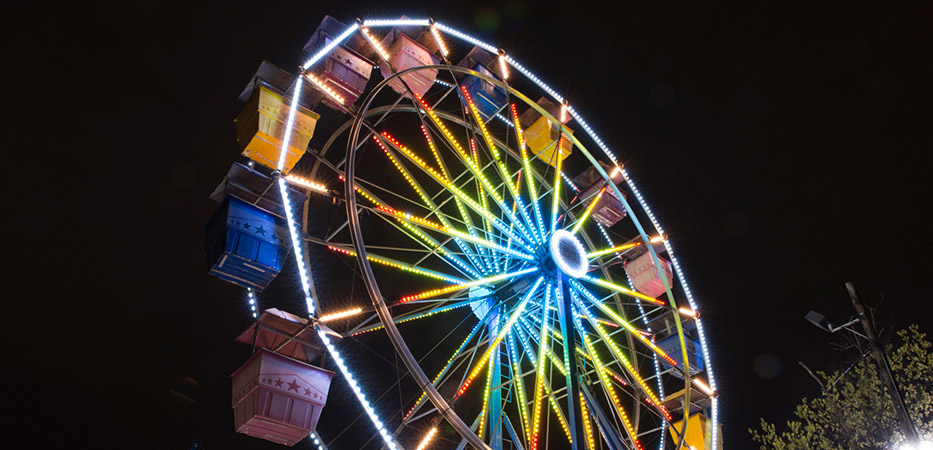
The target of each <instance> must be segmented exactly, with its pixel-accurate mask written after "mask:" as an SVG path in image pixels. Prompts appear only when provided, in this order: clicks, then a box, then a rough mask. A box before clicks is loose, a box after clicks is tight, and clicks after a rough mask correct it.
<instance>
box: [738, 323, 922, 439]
mask: <svg viewBox="0 0 933 450" xmlns="http://www.w3.org/2000/svg"><path fill="white" fill-rule="evenodd" d="M897 335H898V337H899V341H900V342H899V343H898V345H897V346H896V348H894V347H893V346H889V348H888V358H889V362H890V365H891V371H892V372H893V374H894V379H895V381H896V382H897V385H898V388H899V389H900V390H901V392H902V393H903V394H904V402H905V403H906V404H907V410H908V411H909V412H910V416H911V418H912V419H913V421H914V423H915V426H916V428H917V433H918V434H919V435H920V436H921V438H922V439H933V344H931V343H930V341H929V340H927V336H926V334H925V333H921V332H920V329H919V327H918V326H917V325H911V326H910V327H908V328H907V329H904V330H901V331H899V332H898V333H897ZM817 376H818V378H819V379H821V384H822V385H823V386H825V388H824V389H823V395H822V396H820V397H816V398H813V399H807V398H804V399H803V400H802V401H801V402H800V404H798V405H797V408H796V410H795V411H794V415H795V416H796V420H790V421H788V422H787V429H786V430H783V431H781V432H780V433H779V432H778V430H777V427H776V426H775V425H774V424H772V423H768V422H767V421H765V420H764V419H761V428H760V429H758V430H755V429H749V430H748V431H749V433H751V435H752V439H753V440H754V441H755V442H758V443H759V444H761V450H810V449H814V450H855V449H865V450H869V449H878V450H882V449H884V450H888V449H892V448H896V445H897V444H898V443H900V442H901V441H903V439H904V437H903V433H902V431H901V429H900V424H899V422H898V420H897V414H896V412H895V410H894V402H893V400H892V399H891V396H890V395H889V394H888V392H887V391H886V390H885V388H884V384H883V383H882V382H881V379H880V378H879V377H878V370H877V367H876V366H875V363H874V361H873V360H872V359H871V358H862V359H861V360H860V361H859V362H858V363H856V364H855V366H854V367H853V368H852V369H851V370H850V371H848V372H845V373H839V372H838V371H836V372H834V373H832V374H826V373H823V372H817Z"/></svg>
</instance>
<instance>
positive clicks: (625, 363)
mask: <svg viewBox="0 0 933 450" xmlns="http://www.w3.org/2000/svg"><path fill="white" fill-rule="evenodd" d="M571 294H572V295H571V297H572V298H573V300H574V304H575V305H576V308H579V309H580V311H582V313H583V315H584V317H586V319H587V320H588V321H589V322H590V326H591V327H593V329H595V330H596V332H597V334H598V335H599V337H600V338H601V340H602V342H603V343H605V344H606V346H607V347H609V351H610V353H612V355H613V356H614V357H615V360H616V361H617V362H618V363H620V364H621V365H622V367H623V368H624V369H625V371H626V372H627V373H628V374H629V376H631V377H632V378H633V379H634V380H635V381H636V383H637V385H638V387H639V388H641V391H642V393H644V394H645V395H646V396H647V397H648V398H649V399H650V400H651V403H652V404H654V406H655V407H657V408H658V409H659V410H660V411H661V413H662V414H663V415H664V417H665V418H667V420H671V415H670V413H669V412H667V409H666V408H664V405H662V404H661V400H660V399H659V398H658V396H657V395H655V394H654V392H653V391H652V390H651V388H650V387H648V384H647V383H645V380H644V379H642V377H641V375H640V374H639V373H638V371H637V370H636V369H635V367H634V366H633V365H632V363H631V362H630V361H629V360H628V358H627V357H626V356H625V355H624V354H623V353H622V351H621V350H620V349H619V347H618V345H617V344H616V343H615V342H614V341H613V340H612V338H611V337H609V335H608V333H606V330H605V329H604V328H603V326H602V325H601V324H600V323H599V322H596V321H595V320H593V319H592V316H591V313H590V312H589V311H588V310H587V309H586V308H584V307H583V305H582V304H581V303H580V301H579V299H578V298H576V294H575V293H573V292H572V291H571ZM578 320H579V319H578ZM653 346H654V345H652V347H653ZM659 350H660V349H659Z"/></svg>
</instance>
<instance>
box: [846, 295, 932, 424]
mask: <svg viewBox="0 0 933 450" xmlns="http://www.w3.org/2000/svg"><path fill="white" fill-rule="evenodd" d="M846 291H848V292H849V298H850V299H852V306H854V307H855V312H856V313H858V318H859V319H860V320H861V322H862V328H863V329H864V330H865V334H866V335H867V336H868V342H869V344H870V345H871V353H872V356H874V358H875V363H877V364H878V372H879V373H880V374H881V380H882V381H884V384H885V385H886V386H887V388H888V391H889V392H890V393H891V397H894V409H896V410H897V416H898V418H899V419H900V420H901V425H903V426H904V432H905V433H906V434H907V439H908V441H910V442H917V441H918V440H919V438H918V436H917V429H916V428H914V422H913V421H912V420H910V413H908V412H907V406H906V405H905V404H904V398H903V396H902V395H901V391H900V389H898V388H897V384H896V383H895V382H894V375H892V374H891V366H890V365H889V364H888V358H887V355H886V354H885V353H884V349H883V348H882V347H881V345H879V344H878V336H877V335H875V327H874V326H873V325H872V323H871V318H870V317H869V316H868V314H865V305H864V304H862V300H861V299H859V297H858V292H856V291H855V285H854V284H852V282H851V281H848V282H846Z"/></svg>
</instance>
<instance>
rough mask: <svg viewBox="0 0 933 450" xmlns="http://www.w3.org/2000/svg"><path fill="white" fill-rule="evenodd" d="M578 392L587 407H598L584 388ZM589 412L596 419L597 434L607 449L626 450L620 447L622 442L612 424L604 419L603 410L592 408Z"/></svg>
mask: <svg viewBox="0 0 933 450" xmlns="http://www.w3.org/2000/svg"><path fill="white" fill-rule="evenodd" d="M580 392H582V393H583V397H584V398H585V399H586V404H587V405H598V403H596V398H594V397H593V394H592V393H590V390H589V389H587V387H586V386H581V389H580ZM590 411H591V412H592V413H593V415H594V417H596V427H597V428H599V434H601V435H602V436H603V440H604V441H606V444H608V445H609V449H610V450H626V447H625V446H624V445H622V440H621V439H619V435H618V434H616V431H615V428H614V426H613V424H612V422H611V421H610V420H609V418H608V417H606V414H605V413H604V412H603V410H602V409H600V408H597V407H595V406H594V407H593V408H592V409H590Z"/></svg>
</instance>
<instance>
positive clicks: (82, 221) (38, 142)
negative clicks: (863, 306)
mask: <svg viewBox="0 0 933 450" xmlns="http://www.w3.org/2000/svg"><path fill="white" fill-rule="evenodd" d="M348 3H349V2H332V4H328V3H325V2H310V1H308V2H230V1H226V2H185V3H181V4H165V3H160V2H157V1H144V2H122V3H120V4H118V5H117V4H114V5H106V4H105V3H100V4H90V5H78V4H77V3H70V4H65V5H54V4H51V3H38V2H37V3H30V4H29V5H26V4H23V5H18V6H9V5H7V6H4V7H3V8H4V11H3V14H2V15H3V16H4V19H2V20H3V21H4V22H7V21H9V22H10V23H7V24H4V26H3V27H2V33H3V35H4V41H5V42H6V43H7V44H8V46H9V45H10V44H11V43H12V45H11V46H10V47H11V48H9V49H8V51H7V52H6V53H7V56H6V64H5V70H4V71H3V72H4V74H3V76H4V78H5V81H6V82H5V83H4V86H6V88H5V97H6V98H7V99H8V101H7V102H6V103H5V105H6V114H4V116H5V118H6V120H5V122H6V123H7V125H8V129H7V132H6V136H7V137H8V138H10V137H12V138H13V141H12V144H11V145H9V144H8V145H7V146H6V147H5V150H6V152H5V153H6V155H7V164H6V166H5V167H6V169H7V175H6V177H5V183H4V185H5V189H4V191H5V192H6V194H7V196H6V197H7V202H6V205H7V206H6V213H5V214H4V219H5V220H4V222H5V223H6V224H5V226H4V228H5V230H6V231H5V233H4V235H5V236H6V238H7V240H8V242H10V243H12V248H10V247H9V246H8V250H7V251H6V252H5V253H4V254H5V256H6V259H7V263H6V264H5V265H4V266H5V267H7V269H6V277H5V279H6V280H7V282H6V285H7V292H6V294H5V295H4V296H3V297H4V298H5V299H6V301H5V302H4V305H5V313H6V319H7V320H6V321H5V326H3V327H2V328H3V329H4V331H3V333H4V335H5V336H6V337H5V338H4V341H5V342H6V344H7V348H6V350H7V351H6V355H7V356H6V358H5V363H4V365H3V366H4V369H3V378H4V379H5V380H6V381H4V383H5V384H6V388H7V389H6V390H7V391H10V393H9V394H8V395H7V398H8V399H9V400H12V404H11V405H12V408H8V409H7V410H8V411H13V412H14V413H15V414H17V415H18V417H17V419H15V422H14V424H13V426H11V425H9V424H8V425H7V428H8V431H7V436H8V437H12V439H13V440H16V441H18V440H22V441H24V442H25V441H27V440H28V441H30V442H33V443H34V444H35V447H38V448H45V447H47V446H58V445H65V444H70V443H73V442H89V443H95V444H99V445H100V446H101V447H107V448H160V449H169V448H173V449H182V448H187V447H186V445H187V444H188V443H190V442H191V440H192V439H194V438H197V439H201V440H202V442H203V443H204V446H205V448H207V449H208V450H216V449H222V448H234V447H236V448H274V446H272V445H266V444H264V443H263V442H261V441H258V440H255V439H253V438H248V437H243V436H240V435H237V434H236V433H235V432H234V428H233V418H232V410H231V409H230V398H229V397H230V385H229V378H228V376H229V374H230V373H232V372H233V371H234V370H235V369H236V367H238V366H239V364H240V363H241V362H242V361H243V360H244V359H245V358H246V357H247V356H248V354H249V353H248V349H245V348H241V347H239V346H238V345H236V344H234V343H233V338H234V337H235V336H236V335H237V334H238V333H239V332H240V331H241V330H242V329H244V328H246V327H247V326H248V325H249V323H250V320H249V319H250V318H249V314H248V310H247V307H246V303H245V299H244V292H243V290H242V289H240V288H237V287H235V286H233V285H230V284H227V283H224V282H222V281H220V280H218V279H215V278H213V277H209V276H208V275H207V271H206V270H205V267H204V257H203V250H204V236H203V232H202V229H203V226H204V224H205V223H206V222H207V220H208V218H209V217H210V215H211V214H212V213H213V211H214V208H215V205H214V204H213V203H211V202H210V201H208V200H207V196H208V194H209V193H210V192H211V191H212V190H213V188H214V187H215V186H216V185H217V184H218V183H219V182H220V181H221V179H222V178H223V176H224V174H225V173H226V170H227V168H228V167H229V165H230V164H231V163H232V161H233V160H234V158H235V157H236V156H237V150H236V141H235V136H234V129H233V118H234V116H235V115H236V113H237V112H238V111H239V108H240V103H239V102H238V100H237V98H236V97H237V95H238V94H239V93H240V91H241V89H242V88H243V86H244V85H245V84H246V83H247V82H248V80H249V79H250V76H251V75H252V74H253V72H254V71H255V69H256V67H257V66H258V65H259V63H260V61H262V60H263V59H266V60H269V61H271V62H273V63H274V64H276V65H278V66H280V67H284V68H293V67H296V66H297V65H298V64H300V62H301V61H300V49H301V46H302V45H303V44H304V42H305V41H306V40H307V39H308V37H309V36H310V35H311V33H312V32H313V31H314V29H315V28H316V26H317V25H318V24H319V22H320V20H321V19H322V18H323V16H324V15H325V14H330V15H333V16H335V17H337V18H338V19H341V20H344V21H346V20H351V19H353V18H355V17H357V16H361V17H363V16H365V17H380V16H398V15H400V14H401V13H405V14H407V15H409V16H412V17H423V16H431V17H434V18H435V19H436V20H438V21H442V22H444V23H446V24H449V25H451V26H454V27H456V28H459V29H462V30H464V31H467V32H472V33H474V34H475V35H477V36H482V37H484V38H485V39H486V40H487V41H489V42H492V43H496V44H498V45H500V46H502V47H503V48H506V49H509V50H510V53H511V54H512V55H513V56H514V57H515V58H516V59H517V60H519V61H520V62H522V63H523V64H524V65H525V66H526V67H528V68H529V69H531V70H532V71H534V72H535V73H537V74H538V75H540V76H542V78H544V79H545V81H546V82H548V83H550V84H551V85H552V86H554V87H555V89H556V90H557V91H559V92H561V93H563V94H565V95H566V97H568V99H569V101H570V102H571V104H572V105H574V106H575V107H576V108H577V109H578V110H579V111H580V112H581V113H582V114H583V116H584V117H586V118H587V119H588V121H589V122H590V124H591V125H592V126H593V128H595V129H596V130H597V132H598V133H599V134H600V135H601V137H602V138H603V140H604V141H606V142H607V143H608V145H609V146H610V147H611V148H612V149H613V150H614V152H615V153H616V155H618V156H619V158H620V159H621V160H622V161H623V162H624V163H625V165H626V167H627V168H628V171H629V173H631V175H632V177H633V178H634V179H635V181H636V182H637V183H638V185H639V187H640V189H641V191H642V192H643V193H644V194H645V196H646V197H647V200H648V202H649V204H650V205H651V207H652V209H653V210H654V213H655V214H656V215H657V216H658V217H659V220H660V222H661V223H662V225H663V226H664V228H665V230H666V231H667V232H668V233H669V234H670V238H671V240H672V242H673V245H674V248H675V249H676V250H677V254H678V258H679V259H680V261H681V264H682V266H683V268H684V271H685V272H686V275H687V278H688V280H689V281H690V283H691V287H692V290H693V291H694V293H695V295H696V297H697V300H698V302H699V304H700V308H701V312H702V314H703V319H704V320H705V321H706V323H707V327H708V328H707V329H708V330H709V331H708V333H709V336H708V339H709V342H710V350H711V352H712V360H713V364H714V366H715V370H716V374H717V378H718V380H719V386H720V392H721V403H720V404H721V405H722V414H721V419H722V422H723V430H724V433H725V445H726V447H727V448H752V445H753V444H752V442H751V440H750V439H749V437H748V433H747V431H746V430H747V428H748V427H750V426H754V425H757V423H758V421H759V418H760V417H765V418H767V419H768V420H770V421H773V422H774V421H776V422H783V421H784V420H786V419H788V418H790V416H791V413H792V409H793V405H794V404H795V403H796V402H797V401H798V400H799V399H800V398H801V397H802V396H814V395H818V394H819V386H818V385H817V384H816V382H815V381H813V380H812V379H811V378H809V376H808V375H807V374H806V373H805V372H804V371H803V369H802V368H801V367H800V366H799V365H798V361H803V362H805V363H806V364H808V365H809V366H810V367H812V368H813V369H815V370H834V369H839V368H843V367H845V366H846V365H848V363H849V362H850V361H851V357H852V355H851V354H849V353H842V352H839V351H837V350H835V349H834V347H833V344H834V343H839V342H842V341H843V339H842V337H841V336H833V335H830V334H828V333H825V332H821V331H820V330H818V329H817V328H815V327H813V326H812V325H810V324H809V323H807V322H806V321H805V320H804V319H803V316H804V314H806V312H807V311H808V310H810V309H814V310H817V311H820V312H822V313H824V314H825V315H827V316H829V317H830V319H835V323H839V322H841V321H842V320H843V319H845V318H848V317H849V316H850V315H851V314H852V309H851V305H850V303H849V300H848V297H847V296H846V292H845V289H844V287H843V284H844V283H845V282H846V281H854V282H855V283H856V285H857V287H858V288H859V290H860V292H861V294H862V297H863V299H864V301H865V302H866V303H868V304H869V305H871V306H873V307H875V306H876V307H877V311H876V319H877V321H878V323H879V326H880V327H881V328H883V330H884V331H883V333H882V334H883V335H884V336H889V335H890V334H891V330H894V329H897V328H901V327H904V326H906V325H907V324H909V323H919V324H920V325H921V329H922V330H923V331H926V332H927V333H931V334H933V319H931V316H930V314H929V312H928V311H929V305H930V303H929V302H930V301H931V300H933V298H931V295H930V293H929V292H930V289H931V288H933V277H931V276H930V275H929V274H930V272H931V271H933V258H931V256H930V255H931V251H933V239H931V237H930V236H931V235H930V233H929V231H928V228H929V226H928V225H927V224H928V220H929V219H930V218H931V216H933V215H931V214H930V212H929V210H930V207H931V200H933V198H931V197H933V196H931V195H930V194H931V188H930V187H929V186H930V184H929V182H930V167H931V165H930V163H931V162H933V161H931V157H930V152H931V148H933V146H931V144H933V142H931V141H933V139H931V131H930V130H931V123H933V122H931V120H933V115H931V111H930V109H931V101H933V98H931V97H933V96H931V88H930V80H931V79H933V77H931V75H933V73H931V70H930V69H931V54H933V52H931V51H930V48H929V42H930V37H931V36H930V26H929V18H930V15H929V11H928V10H927V11H923V10H921V9H920V8H919V7H917V8H909V7H908V6H906V5H898V6H900V8H903V9H883V8H877V9H865V8H863V7H860V6H857V5H855V4H853V3H852V2H804V4H798V5H791V4H788V3H786V2H758V1H754V2H732V3H733V4H729V5H725V4H718V5H716V6H710V5H698V4H680V5H669V4H659V2H640V3H636V2H626V3H625V4H623V6H615V7H613V8H607V7H601V6H598V5H589V6H585V5H584V3H583V2H579V1H574V2H564V3H548V4H547V5H546V6H545V5H544V4H541V2H533V3H532V2H521V1H510V2H505V3H502V4H493V5H487V6H484V5H482V4H476V5H471V4H469V3H456V4H451V5H442V4H440V3H439V2H432V3H430V6H428V7H424V6H409V7H405V6H403V5H402V3H405V2H392V4H393V6H392V7H382V6H379V3H378V2H371V3H370V4H369V6H353V7H350V6H348ZM359 5H363V3H362V2H360V3H359ZM10 94H12V97H11V95H10ZM10 219H12V221H11V220H10ZM283 275H285V276H289V275H288V273H284V274H283ZM290 276H292V277H294V275H293V274H292V275H290ZM300 311H301V309H300V308H294V309H293V312H300ZM11 325H12V326H11ZM10 350H12V352H11V351H10ZM186 380H187V381H186ZM191 380H194V382H196V384H197V387H196V388H195V387H193V385H192V383H191ZM334 389H345V386H343V385H341V384H340V382H337V381H335V383H334V388H332V390H334ZM173 392H174V394H173ZM177 394H183V395H184V396H187V397H190V398H192V399H193V400H194V401H193V403H190V404H189V403H188V402H186V401H185V400H183V399H181V397H179V395H177ZM333 408H334V409H332V410H333V411H336V412H335V413H333V414H332V415H336V414H338V413H339V414H343V412H344V411H351V410H350V409H340V407H339V406H334V407H333ZM324 414H328V410H327V409H325V411H324ZM350 419H351V418H348V419H347V420H350ZM328 420H330V421H332V422H330V423H340V419H339V418H334V417H331V418H330V419H328ZM364 429H365V428H364ZM322 433H323V434H324V435H325V436H326V435H327V432H326V431H323V432H322ZM35 447H34V448H35ZM338 447H339V446H338ZM298 448H301V447H298Z"/></svg>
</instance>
